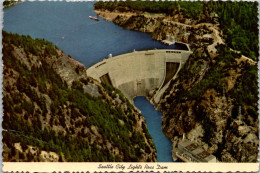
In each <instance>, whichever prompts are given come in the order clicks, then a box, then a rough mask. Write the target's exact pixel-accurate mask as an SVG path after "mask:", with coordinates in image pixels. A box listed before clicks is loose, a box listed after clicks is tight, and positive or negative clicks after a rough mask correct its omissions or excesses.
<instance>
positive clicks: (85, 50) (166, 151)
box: [3, 1, 177, 162]
mask: <svg viewBox="0 0 260 173" xmlns="http://www.w3.org/2000/svg"><path fill="white" fill-rule="evenodd" d="M89 16H94V17H96V13H95V12H94V11H93V2H66V1H61V2H57V1H56V2H50V1H42V2H39V1H34V2H29V1H26V2H22V3H20V4H17V5H15V6H12V7H9V8H7V9H5V10H4V23H3V24H4V28H3V29H4V30H6V31H8V32H12V33H18V34H23V35H30V36H31V37H32V38H44V39H46V40H48V41H51V42H53V43H54V44H55V45H57V46H58V47H59V48H60V49H61V50H63V51H64V52H65V53H66V54H68V55H70V56H72V57H73V58H74V59H76V60H78V61H80V62H81V63H83V64H84V65H85V66H86V68H88V67H90V66H91V65H93V64H95V63H97V62H99V61H101V60H103V59H104V58H106V57H108V55H109V54H112V55H113V56H114V55H119V54H122V53H126V52H132V51H133V50H134V49H135V50H146V49H154V48H158V49H160V48H166V49H169V48H171V49H177V47H176V46H175V45H172V46H166V45H164V44H162V43H160V42H158V41H154V40H152V38H151V36H150V35H149V34H147V33H142V32H137V31H130V30H126V29H123V28H121V27H119V26H117V25H115V24H114V23H112V22H108V21H105V20H103V19H102V18H99V19H100V21H95V20H91V19H89ZM134 102H135V105H136V106H137V107H138V108H139V109H140V110H141V111H142V114H143V116H144V117H145V118H146V122H147V126H148V130H149V132H150V134H151V136H152V137H153V141H154V143H155V146H156V149H157V158H158V161H159V162H171V161H172V158H171V142H170V140H169V139H167V138H166V137H165V136H164V135H163V133H162V131H161V113H160V112H159V111H156V110H155V109H154V107H153V105H151V104H150V103H149V102H148V101H147V100H145V97H137V98H135V99H134Z"/></svg>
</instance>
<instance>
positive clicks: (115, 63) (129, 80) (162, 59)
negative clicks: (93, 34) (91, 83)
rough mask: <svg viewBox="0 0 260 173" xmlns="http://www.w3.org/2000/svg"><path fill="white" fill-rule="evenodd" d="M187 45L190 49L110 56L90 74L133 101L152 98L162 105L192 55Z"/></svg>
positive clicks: (88, 72) (96, 65)
mask: <svg viewBox="0 0 260 173" xmlns="http://www.w3.org/2000/svg"><path fill="white" fill-rule="evenodd" d="M185 45H186V46H187V50H176V49H153V50H145V51H133V52H130V53H126V54H122V55H118V56H115V57H110V58H108V59H104V60H103V61H101V62H99V63H97V64H95V65H93V66H91V67H90V68H88V69H87V75H88V76H90V77H92V78H94V79H96V80H98V81H100V82H103V83H107V84H110V85H112V86H113V87H116V88H118V89H119V90H121V92H122V93H123V94H124V95H125V96H126V97H127V98H128V99H129V100H130V101H132V100H133V98H134V97H136V96H149V97H153V99H152V100H153V102H154V103H158V102H159V100H160V97H161V95H162V93H163V92H164V91H165V90H166V88H167V86H168V85H169V83H170V80H171V79H173V78H174V77H175V76H176V75H177V74H178V72H179V71H180V69H181V68H182V67H183V65H184V63H185V62H186V61H187V59H188V57H189V55H190V54H191V53H192V52H191V51H190V48H189V46H188V45H187V44H185ZM110 56H111V55H110Z"/></svg>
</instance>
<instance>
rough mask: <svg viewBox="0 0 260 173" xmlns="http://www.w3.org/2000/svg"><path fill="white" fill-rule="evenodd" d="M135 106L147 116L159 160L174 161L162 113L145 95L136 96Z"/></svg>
mask: <svg viewBox="0 0 260 173" xmlns="http://www.w3.org/2000/svg"><path fill="white" fill-rule="evenodd" d="M134 103H135V106H136V107H137V108H138V109H139V110H140V111H141V112H142V115H143V116H144V117H145V120H146V123H147V127H148V131H149V133H150V134H151V136H152V138H153V141H154V144H155V148H156V151H157V161H158V162H173V159H172V156H171V147H172V143H171V141H170V140H169V139H168V138H167V137H166V136H164V134H163V133H162V130H161V129H162V125H161V123H162V117H161V116H162V114H161V112H160V111H157V110H155V109H154V107H153V105H152V104H151V103H150V102H149V101H147V100H146V99H145V97H144V96H139V97H135V98H134Z"/></svg>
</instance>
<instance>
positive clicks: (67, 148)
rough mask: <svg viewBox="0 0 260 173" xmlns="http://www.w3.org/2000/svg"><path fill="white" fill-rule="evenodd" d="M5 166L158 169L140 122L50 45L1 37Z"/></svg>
mask: <svg viewBox="0 0 260 173" xmlns="http://www.w3.org/2000/svg"><path fill="white" fill-rule="evenodd" d="M3 62H4V66H3V105H4V116H3V149H4V150H3V160H4V161H144V162H146V161H147V162H149V161H156V150H155V146H154V144H153V141H152V138H151V136H150V135H149V132H148V130H147V126H146V123H145V119H144V118H143V117H142V116H141V114H140V113H139V111H138V110H136V109H135V108H134V107H133V106H132V105H131V104H130V102H129V101H128V100H127V99H126V98H125V97H124V96H123V95H122V93H121V92H120V91H118V90H116V89H114V88H112V87H111V86H108V85H105V84H101V83H99V82H97V81H95V80H93V79H92V78H90V77H88V76H87V74H86V69H85V67H84V65H82V64H81V63H79V62H77V61H75V60H73V59H72V58H71V57H70V56H68V55H66V54H65V53H64V52H62V51H61V50H59V49H58V48H57V47H55V46H54V45H53V44H52V43H50V42H48V41H45V40H41V39H36V40H35V39H32V38H30V37H29V36H20V35H17V34H10V33H7V32H5V31H4V32H3Z"/></svg>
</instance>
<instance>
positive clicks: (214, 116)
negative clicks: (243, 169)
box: [95, 1, 259, 162]
mask: <svg viewBox="0 0 260 173" xmlns="http://www.w3.org/2000/svg"><path fill="white" fill-rule="evenodd" d="M137 4H138V5H137ZM167 4H168V5H167ZM193 5H194V6H193ZM191 6H192V8H189V7H191ZM256 6H257V3H253V2H234V3H232V2H196V3H191V2H168V1H165V2H158V3H157V5H156V2H150V5H147V4H145V2H141V1H135V2H129V1H126V2H98V3H97V5H95V7H96V12H97V14H99V15H100V16H102V17H104V18H105V19H108V20H112V21H113V22H114V23H115V24H117V25H119V26H122V27H124V28H126V29H132V30H137V31H142V32H150V33H151V35H152V37H153V39H155V40H163V39H165V38H166V35H170V36H174V37H175V40H176V41H181V42H185V43H188V44H190V47H191V49H192V51H193V54H192V55H191V56H190V57H189V59H188V60H187V62H186V64H185V65H184V67H183V68H182V69H181V71H180V73H179V74H178V76H177V78H176V79H175V80H172V81H171V84H170V85H169V88H168V89H167V90H166V92H165V93H164V95H163V97H162V98H161V101H160V103H159V105H158V107H157V108H158V109H159V110H160V111H161V112H162V113H163V120H162V125H163V126H162V128H163V132H164V134H165V135H166V136H167V137H169V138H170V139H171V140H172V142H173V147H175V146H177V144H178V142H179V141H180V140H181V139H182V138H183V136H184V137H185V138H187V139H189V140H193V141H195V142H196V143H198V144H200V145H201V146H203V148H204V149H205V150H207V151H208V152H209V153H212V154H214V155H216V157H217V159H218V160H219V161H222V162H256V161H257V158H258V155H257V153H258V145H259V138H258V134H259V130H258V123H259V119H258V107H257V106H258V103H257V101H258V86H257V77H258V75H257V63H256V61H254V60H258V29H257V27H256V26H257V20H258V19H257V17H256V14H257V11H256V10H257V8H256ZM225 7H226V8H225ZM154 12H155V13H154ZM242 12H243V13H242ZM241 15H242V16H241ZM237 16H241V17H237ZM247 18H251V20H248V19H247ZM228 23H230V25H228ZM249 35H250V36H249ZM239 40H240V41H239ZM231 48H232V49H231ZM233 49H236V50H233ZM244 55H246V56H248V57H246V56H244ZM158 130H159V129H158Z"/></svg>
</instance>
